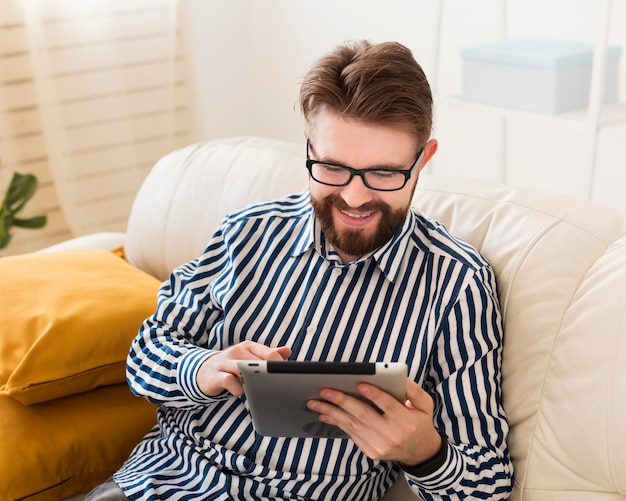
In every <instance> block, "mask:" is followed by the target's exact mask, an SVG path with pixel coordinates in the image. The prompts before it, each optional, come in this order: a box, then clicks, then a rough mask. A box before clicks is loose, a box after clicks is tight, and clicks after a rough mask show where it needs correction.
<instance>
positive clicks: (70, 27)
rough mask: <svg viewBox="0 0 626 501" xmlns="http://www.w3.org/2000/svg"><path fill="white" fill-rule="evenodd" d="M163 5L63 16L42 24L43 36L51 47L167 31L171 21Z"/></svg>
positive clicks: (86, 43)
mask: <svg viewBox="0 0 626 501" xmlns="http://www.w3.org/2000/svg"><path fill="white" fill-rule="evenodd" d="M169 14H170V12H169V10H168V9H167V8H165V7H161V8H158V9H156V10H153V11H139V12H131V13H127V14H125V15H119V14H118V15H114V14H108V15H105V16H94V17H91V18H86V19H85V18H80V19H76V18H64V19H60V20H56V22H50V23H49V24H47V25H45V27H44V34H45V38H46V40H47V41H48V43H49V44H50V46H52V47H65V46H72V45H89V44H94V43H102V42H110V41H111V40H114V39H116V40H120V39H125V38H137V37H145V36H150V35H154V34H158V33H167V32H168V31H169V29H170V23H171V20H170V18H169Z"/></svg>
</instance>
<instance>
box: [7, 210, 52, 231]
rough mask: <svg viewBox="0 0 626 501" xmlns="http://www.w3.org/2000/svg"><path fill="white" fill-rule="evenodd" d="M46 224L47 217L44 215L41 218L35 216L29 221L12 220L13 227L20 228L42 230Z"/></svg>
mask: <svg viewBox="0 0 626 501" xmlns="http://www.w3.org/2000/svg"><path fill="white" fill-rule="evenodd" d="M47 222H48V216H46V215H45V214H44V215H43V216H35V217H31V218H29V219H20V218H17V217H15V218H13V226H19V227H20V228H30V229H36V228H43V227H44V226H45V225H46V223H47Z"/></svg>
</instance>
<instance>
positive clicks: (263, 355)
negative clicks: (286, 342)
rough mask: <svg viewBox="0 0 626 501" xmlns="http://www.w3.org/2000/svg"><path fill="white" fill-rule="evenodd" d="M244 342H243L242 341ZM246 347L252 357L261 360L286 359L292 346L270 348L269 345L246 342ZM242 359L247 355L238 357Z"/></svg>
mask: <svg viewBox="0 0 626 501" xmlns="http://www.w3.org/2000/svg"><path fill="white" fill-rule="evenodd" d="M242 344H243V343H242ZM245 348H246V349H247V351H248V353H249V354H250V355H252V357H249V358H252V359H257V358H259V359H261V360H284V359H285V356H284V355H285V354H286V356H287V357H288V356H289V355H290V354H291V348H289V347H288V346H282V347H280V348H270V347H269V346H265V345H263V344H259V343H247V342H246V344H245ZM237 358H239V359H240V360H243V359H244V358H245V356H244V355H243V354H242V355H241V356H239V357H237Z"/></svg>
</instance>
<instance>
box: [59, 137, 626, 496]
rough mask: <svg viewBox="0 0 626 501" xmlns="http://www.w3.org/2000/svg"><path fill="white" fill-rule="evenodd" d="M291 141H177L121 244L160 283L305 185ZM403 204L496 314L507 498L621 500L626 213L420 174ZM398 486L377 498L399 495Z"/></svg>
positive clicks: (624, 482)
mask: <svg viewBox="0 0 626 501" xmlns="http://www.w3.org/2000/svg"><path fill="white" fill-rule="evenodd" d="M304 155H305V146H304V142H302V144H292V143H286V142H281V141H276V140H271V139H264V138H229V139H224V140H218V141H213V142H209V143H204V144H197V145H191V146H189V147H186V148H184V149H182V150H179V151H176V152H173V153H171V154H169V155H167V156H165V157H164V158H163V159H161V160H160V161H159V162H158V163H157V164H156V165H155V166H154V168H153V170H152V172H151V173H150V174H149V176H148V177H147V179H146V180H145V182H144V184H143V186H142V187H141V189H140V191H139V193H138V194H137V197H136V200H135V203H134V206H133V209H132V214H131V216H130V218H129V221H128V231H127V233H126V235H110V234H109V235H93V236H89V237H83V238H81V239H78V240H76V241H71V242H67V243H65V244H62V245H61V246H56V247H55V248H54V249H52V250H59V249H63V248H67V247H73V246H76V245H78V246H91V245H103V246H107V247H114V246H116V245H117V244H120V243H123V244H124V246H125V249H126V256H127V259H128V260H129V261H130V262H131V263H132V264H133V265H135V266H137V267H139V268H141V269H142V270H145V271H147V272H149V273H150V274H153V275H154V276H156V277H158V278H159V279H164V278H165V277H166V276H167V275H168V273H169V271H170V270H171V269H172V268H174V267H175V266H177V265H179V264H181V263H183V262H185V261H187V260H189V259H192V258H194V257H196V255H197V254H198V253H199V252H200V251H201V250H202V249H203V247H204V244H205V243H206V241H207V240H208V238H209V236H210V235H211V233H212V232H213V230H214V229H215V227H216V226H217V224H218V221H219V220H220V218H221V217H222V216H223V215H224V214H225V213H226V212H228V211H230V210H233V209H235V208H238V207H240V206H242V205H245V204H248V203H251V202H257V201H261V200H265V199H269V198H273V197H276V196H280V195H283V194H286V193H289V192H294V191H299V190H301V189H304V188H305V187H306V186H307V172H306V170H305V165H304ZM414 205H415V206H416V207H417V208H418V209H419V210H420V211H421V212H423V213H424V214H426V215H427V216H429V217H431V218H434V219H437V220H439V221H441V222H442V223H444V224H445V225H446V226H448V227H449V229H450V230H451V231H452V232H453V233H455V234H457V235H459V236H461V237H463V238H465V239H466V240H468V241H469V242H470V243H472V244H473V245H474V246H475V247H477V248H478V249H479V250H480V251H482V252H483V253H484V255H485V256H486V257H487V258H488V259H489V260H490V261H491V263H492V264H493V266H494V268H495V271H496V274H497V278H498V284H499V294H500V300H501V306H502V310H503V313H504V319H505V348H504V362H503V393H504V404H505V408H506V411H507V413H508V417H509V420H510V424H511V433H510V441H509V444H510V450H511V454H512V457H513V462H514V466H515V490H514V494H513V496H512V498H511V499H513V500H522V499H523V500H525V501H548V500H549V501H565V500H567V501H617V500H622V501H623V500H626V398H625V397H626V214H625V213H622V212H620V211H617V210H612V209H609V208H605V207H602V206H599V205H595V204H592V203H590V202H587V201H583V200H576V199H573V198H569V197H565V196H559V195H555V194H550V193H544V192H540V191H524V190H515V189H512V188H509V187H506V186H502V185H498V184H493V183H488V182H482V181H469V180H461V179H451V178H439V177H436V176H429V175H427V174H423V175H422V178H421V179H420V181H419V183H418V189H417V191H416V193H415V198H414ZM406 490H407V487H406V485H405V484H404V482H398V483H397V484H396V486H394V488H393V489H392V491H391V492H390V493H389V494H388V495H387V496H386V499H391V500H400V499H413V497H412V495H411V494H410V493H408V492H407V491H406Z"/></svg>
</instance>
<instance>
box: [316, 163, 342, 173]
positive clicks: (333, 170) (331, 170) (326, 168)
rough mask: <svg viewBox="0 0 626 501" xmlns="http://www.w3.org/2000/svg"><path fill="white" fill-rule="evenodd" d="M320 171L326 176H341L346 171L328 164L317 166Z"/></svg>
mask: <svg viewBox="0 0 626 501" xmlns="http://www.w3.org/2000/svg"><path fill="white" fill-rule="evenodd" d="M317 165H318V167H319V168H320V169H324V171H326V173H327V174H343V173H345V172H346V169H344V168H343V167H338V166H337V165H329V164H317Z"/></svg>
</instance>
